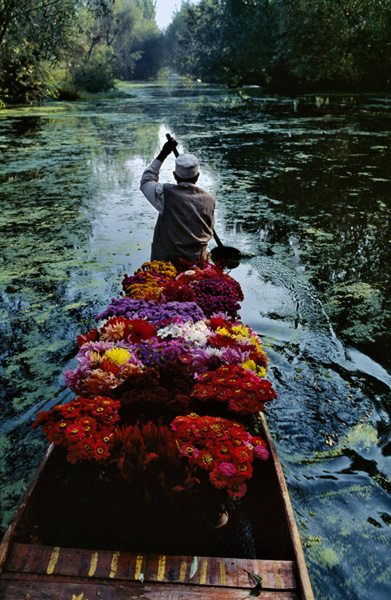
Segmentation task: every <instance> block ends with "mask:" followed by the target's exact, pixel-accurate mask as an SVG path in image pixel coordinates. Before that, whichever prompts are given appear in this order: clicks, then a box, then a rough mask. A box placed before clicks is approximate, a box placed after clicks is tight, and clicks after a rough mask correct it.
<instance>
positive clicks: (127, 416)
mask: <svg viewBox="0 0 391 600" xmlns="http://www.w3.org/2000/svg"><path fill="white" fill-rule="evenodd" d="M122 286H123V289H124V292H125V294H126V295H125V296H124V297H120V298H114V299H113V300H112V301H111V302H110V304H109V306H108V307H107V308H106V309H105V310H104V311H102V312H101V313H100V314H99V315H98V316H97V317H96V320H97V321H100V320H102V323H101V324H100V326H99V327H96V328H93V329H91V330H90V331H88V332H86V333H85V334H82V335H79V336H78V337H77V343H78V346H79V352H78V355H77V357H76V358H77V362H78V365H77V367H76V368H75V369H73V370H68V371H67V372H66V373H65V378H66V382H67V385H68V387H70V389H72V390H73V391H74V392H75V393H76V394H79V397H78V398H76V400H74V401H72V402H70V403H69V404H67V405H65V406H60V407H55V408H54V409H52V411H49V412H44V413H41V414H40V415H39V417H38V419H37V421H36V423H35V425H34V426H35V427H36V426H38V425H42V427H43V430H44V431H45V433H46V434H47V436H48V438H49V440H50V441H53V442H54V443H56V444H61V445H63V446H65V447H66V449H67V460H69V461H70V462H73V463H74V462H77V461H79V460H80V461H81V460H91V459H95V460H117V462H118V466H119V468H120V471H121V472H122V473H123V475H124V476H125V477H126V478H128V479H132V473H133V472H137V473H146V471H148V472H150V473H155V474H156V473H160V475H161V474H162V469H163V471H164V469H170V468H171V467H173V466H174V465H175V468H177V467H178V465H181V473H182V475H186V481H185V480H183V481H182V484H183V485H176V484H175V486H174V487H176V488H177V489H187V487H189V486H190V485H193V484H194V482H197V481H198V480H197V477H194V478H193V477H192V476H191V475H192V472H193V471H194V470H195V471H196V474H197V472H198V473H199V472H202V471H203V472H204V475H205V472H207V473H208V478H207V479H208V481H209V482H210V484H211V485H212V486H214V487H216V488H218V489H223V490H225V491H226V492H227V493H228V494H229V495H230V496H231V497H232V498H240V497H242V496H243V495H244V494H245V492H246V481H247V480H248V479H249V478H250V477H251V475H252V461H253V459H254V457H260V458H262V459H264V460H265V459H266V458H267V456H268V452H267V450H266V445H265V442H264V441H263V440H262V439H261V438H260V437H257V436H253V435H251V433H250V432H248V431H246V429H245V428H244V426H243V425H241V424H239V423H237V422H235V421H233V420H231V419H223V418H221V417H220V416H219V417H213V416H211V411H213V412H215V411H216V412H217V414H218V415H221V414H224V415H225V414H226V413H227V411H228V413H232V414H233V415H235V416H236V418H239V416H240V417H242V416H243V415H244V416H247V415H253V414H257V413H258V412H259V411H262V410H263V409H264V404H265V402H267V401H269V400H271V399H272V398H274V397H275V396H276V395H275V392H274V390H273V388H272V385H271V383H270V382H269V381H267V380H266V379H264V377H265V375H266V369H267V358H266V354H265V352H264V350H263V348H262V343H261V340H260V339H259V337H258V335H257V334H256V332H255V331H253V330H252V329H251V328H250V327H248V326H246V325H244V324H243V323H241V322H240V321H239V320H237V314H238V310H239V307H240V301H241V300H242V299H243V294H242V290H241V288H240V285H239V283H238V282H237V281H235V280H234V279H233V278H232V277H230V276H229V275H227V274H225V273H224V272H223V271H222V270H221V269H219V268H218V267H215V266H212V265H204V266H203V267H202V268H201V267H192V268H191V270H187V271H182V272H180V273H179V274H178V271H177V270H176V268H175V267H174V266H173V265H172V264H171V263H168V262H164V261H151V262H147V263H144V264H143V265H142V266H141V268H140V269H138V270H137V271H136V272H135V273H134V275H132V276H128V275H125V276H124V279H123V282H122ZM113 398H115V400H114V399H113ZM216 409H217V410H216ZM194 410H198V411H199V412H201V411H202V412H203V413H205V414H206V416H198V415H196V414H194V413H193V412H192V411H194ZM170 423H171V429H168V427H167V425H168V424H170ZM184 459H186V460H184ZM189 467H190V475H189ZM178 472H179V471H178ZM160 475H159V477H160ZM166 475H167V477H168V478H169V475H168V472H167V473H166ZM189 482H191V483H189ZM172 489H174V488H172Z"/></svg>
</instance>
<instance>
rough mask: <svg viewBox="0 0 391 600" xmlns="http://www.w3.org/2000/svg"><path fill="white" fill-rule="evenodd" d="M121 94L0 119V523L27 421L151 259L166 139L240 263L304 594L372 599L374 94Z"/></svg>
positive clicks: (33, 460)
mask: <svg viewBox="0 0 391 600" xmlns="http://www.w3.org/2000/svg"><path fill="white" fill-rule="evenodd" d="M124 91H125V93H126V95H125V96H124V97H122V98H117V99H107V100H99V101H96V102H87V103H72V104H70V103H48V104H45V105H43V106H40V107H35V108H17V109H11V110H7V111H3V112H1V113H0V150H1V155H0V182H1V188H0V199H1V207H2V211H1V214H0V222H1V225H2V232H3V233H2V235H1V238H0V245H1V257H2V261H3V264H2V269H1V276H0V277H1V279H0V287H1V293H2V304H1V307H0V318H1V328H0V336H1V338H0V339H1V356H2V361H1V376H2V378H3V380H4V381H3V385H2V392H1V393H2V400H1V401H2V416H1V430H0V431H1V435H0V449H1V475H2V478H3V482H2V483H3V485H2V525H3V527H5V526H6V525H7V523H8V522H9V519H10V517H11V516H12V513H13V512H14V510H15V508H16V506H17V503H18V501H19V500H20V497H21V494H22V492H23V490H24V489H25V487H26V485H27V483H28V482H29V480H30V479H31V477H32V474H33V472H34V469H35V467H36V465H37V464H38V462H39V460H40V458H41V457H42V454H43V452H44V448H45V441H44V440H43V438H41V437H40V436H39V435H38V434H37V433H36V432H31V430H30V424H31V420H32V419H33V417H34V415H35V414H36V412H37V411H38V410H40V409H42V408H48V407H50V406H51V405H53V404H54V403H55V402H58V401H59V400H61V401H62V400H65V399H67V398H68V397H70V395H69V392H68V391H67V390H66V388H65V386H64V380H63V375H62V374H63V372H64V369H65V368H66V367H69V366H70V365H72V364H73V356H74V354H75V337H76V335H77V334H78V333H81V332H84V331H85V330H87V329H88V328H89V327H90V326H91V325H92V324H93V318H94V315H95V314H96V313H98V312H99V311H100V310H102V309H103V308H104V307H105V306H106V305H107V303H108V301H109V300H110V299H111V298H112V297H113V296H116V295H118V293H119V290H120V281H121V279H122V276H123V274H124V273H131V272H133V270H134V269H136V268H137V267H138V266H139V265H140V264H141V263H142V262H143V261H144V260H147V259H148V258H149V251H150V240H151V237H152V229H153V225H154V222H155V219H156V214H155V211H154V209H153V208H152V207H150V206H149V205H147V203H146V202H145V201H144V199H143V197H142V195H141V193H140V192H139V190H138V185H139V179H140V176H141V173H142V171H143V168H144V167H145V165H146V164H147V163H148V162H149V161H150V160H151V159H152V158H153V157H154V156H155V155H156V153H157V150H158V148H159V147H160V145H161V144H162V143H163V142H164V140H165V132H166V131H170V132H171V133H172V134H173V135H174V136H176V137H177V138H178V139H179V141H180V148H181V149H184V150H187V151H191V152H193V153H195V154H198V155H199V156H200V159H201V163H202V165H201V166H202V175H201V180H200V183H201V185H203V186H204V187H205V188H207V189H208V190H210V191H211V192H213V193H215V194H216V197H217V202H218V212H217V224H216V229H217V231H218V233H219V234H220V236H221V237H222V239H223V240H224V241H225V242H226V243H227V244H228V245H234V246H237V247H239V248H240V249H241V250H242V251H243V252H244V253H245V254H246V256H247V258H246V259H245V260H244V261H243V262H242V264H241V265H240V266H239V267H238V268H237V269H235V270H234V271H233V272H232V275H233V276H234V277H235V278H236V279H238V280H239V281H240V282H241V284H242V287H243V290H244V293H245V301H244V303H243V308H242V319H243V321H244V322H246V323H248V324H249V325H251V326H252V327H253V328H254V329H256V330H257V331H258V332H259V333H260V334H261V335H262V336H263V340H264V345H265V348H266V350H267V353H268V356H269V361H270V377H271V379H272V380H273V383H274V385H275V387H276V389H277V391H278V394H279V396H278V399H277V400H276V401H275V402H274V403H273V404H272V405H270V407H269V410H268V420H269V423H270V427H271V430H272V433H273V436H274V438H275V440H276V442H277V446H278V450H279V453H280V457H281V460H282V462H283V465H284V469H285V473H286V476H287V481H288V486H289V490H290V493H291V497H292V501H293V504H294V508H295V511H296V516H297V521H298V524H299V528H300V532H301V536H302V540H303V543H304V546H305V552H306V558H307V562H308V565H309V570H310V576H311V579H312V582H313V587H314V591H315V596H316V598H317V599H320V600H326V599H327V600H331V599H333V600H336V599H341V600H345V599H361V598H362V599H364V598H365V599H366V598H371V600H372V599H375V598H376V599H379V600H381V599H383V598H384V599H386V598H387V599H388V598H389V597H390V596H391V567H390V562H389V556H390V544H391V535H390V524H391V501H390V495H391V484H390V452H391V442H390V409H389V406H390V403H389V398H390V387H391V376H390V373H389V368H390V356H389V354H387V350H388V347H389V325H390V300H389V293H388V292H389V264H390V256H389V216H390V209H389V190H390V169H389V165H390V164H391V162H390V159H391V149H390V144H389V140H390V129H391V127H390V125H391V104H390V101H389V98H380V97H366V98H358V97H352V98H341V97H332V96H330V97H325V96H323V97H306V98H304V97H303V98H274V97H270V98H269V97H268V98H265V97H256V96H255V95H254V96H244V97H239V96H238V95H236V94H234V93H228V92H226V91H225V90H224V89H223V88H219V87H208V86H203V85H201V86H196V87H193V88H185V87H182V88H178V87H175V86H159V85H152V84H151V85H143V86H137V85H134V86H124ZM172 170H173V160H172V158H169V159H168V160H167V161H166V163H164V168H163V170H162V180H163V181H170V180H171V172H172Z"/></svg>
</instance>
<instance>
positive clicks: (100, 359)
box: [65, 341, 143, 396]
mask: <svg viewBox="0 0 391 600" xmlns="http://www.w3.org/2000/svg"><path fill="white" fill-rule="evenodd" d="M77 360H78V362H79V365H78V367H76V369H74V370H69V371H67V372H66V373H65V380H66V383H67V385H68V387H70V388H71V390H73V391H74V392H76V393H77V394H82V395H85V396H94V395H95V394H109V395H111V392H112V390H114V389H115V388H117V387H118V386H119V385H120V384H121V383H123V382H124V381H126V380H127V379H129V377H132V376H133V375H136V374H138V373H141V372H142V367H143V365H142V363H141V361H140V360H139V359H138V358H137V357H136V355H135V353H134V352H131V351H130V350H129V349H128V348H125V347H123V346H120V345H116V344H115V343H114V342H100V341H97V342H86V343H85V344H83V345H82V346H81V348H80V350H79V353H78V355H77Z"/></svg>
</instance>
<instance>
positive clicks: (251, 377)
mask: <svg viewBox="0 0 391 600" xmlns="http://www.w3.org/2000/svg"><path fill="white" fill-rule="evenodd" d="M191 397H192V398H195V399H196V400H199V401H202V402H223V403H225V405H226V406H227V407H228V410H230V411H232V412H235V413H241V414H256V413H257V412H259V411H263V410H264V405H265V402H267V401H268V400H272V399H273V398H275V397H276V393H275V391H274V390H273V387H272V384H271V383H270V381H268V380H267V379H260V378H259V377H258V376H257V375H255V373H253V372H252V371H249V370H248V369H244V368H243V367H241V366H239V365H223V366H222V367H219V368H218V369H217V370H216V371H207V372H206V373H202V374H201V375H199V376H198V377H197V381H196V383H195V385H194V387H193V390H192V393H191Z"/></svg>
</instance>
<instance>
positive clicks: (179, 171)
mask: <svg viewBox="0 0 391 600" xmlns="http://www.w3.org/2000/svg"><path fill="white" fill-rule="evenodd" d="M198 172H199V163H198V158H197V157H196V156H194V154H180V155H179V156H177V158H176V160H175V174H176V175H177V176H178V177H179V178H180V179H193V177H195V176H196V175H198Z"/></svg>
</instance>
